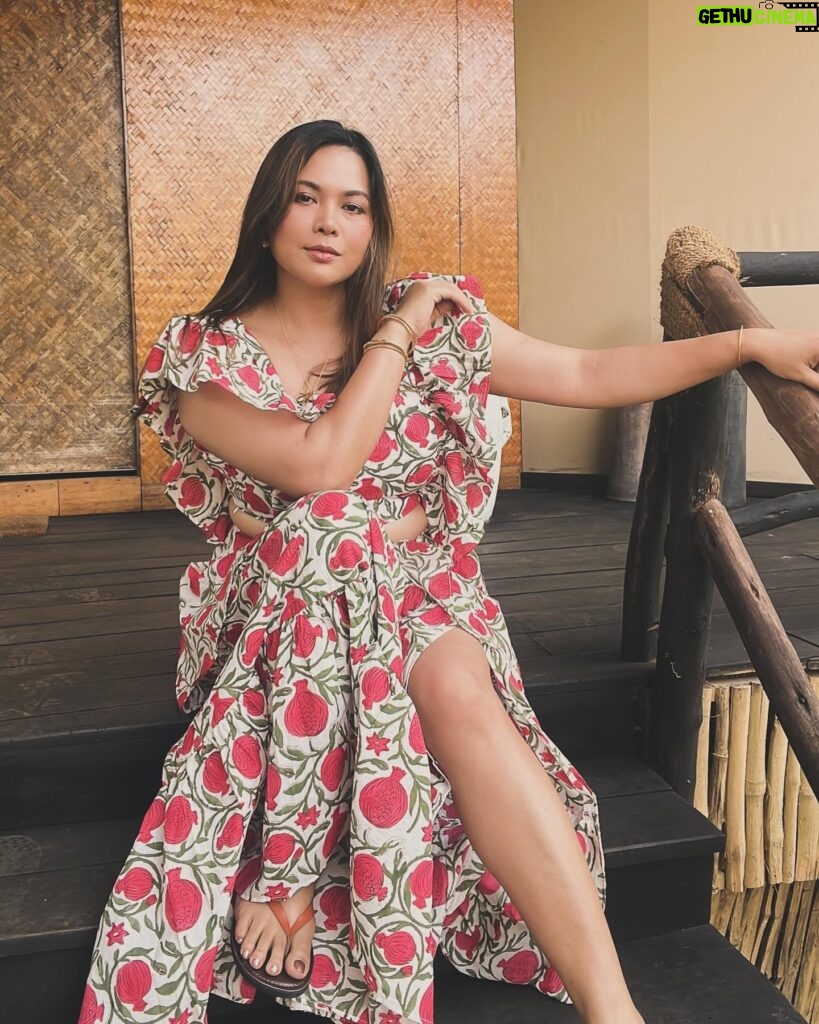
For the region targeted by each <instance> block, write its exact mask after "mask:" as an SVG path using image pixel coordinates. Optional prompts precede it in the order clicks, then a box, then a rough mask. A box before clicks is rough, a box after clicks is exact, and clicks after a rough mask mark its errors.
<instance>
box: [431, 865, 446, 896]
mask: <svg viewBox="0 0 819 1024" xmlns="http://www.w3.org/2000/svg"><path fill="white" fill-rule="evenodd" d="M448 891H449V872H448V871H447V866H446V864H444V862H443V861H441V860H435V861H433V862H432V905H433V907H440V906H443V905H444V904H445V903H446V898H447V893H448Z"/></svg>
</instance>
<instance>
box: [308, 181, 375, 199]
mask: <svg viewBox="0 0 819 1024" xmlns="http://www.w3.org/2000/svg"><path fill="white" fill-rule="evenodd" d="M296 184H297V185H306V186H307V187H308V188H313V189H315V190H316V192H321V186H320V185H317V184H316V183H315V182H314V181H307V180H306V179H304V178H299V180H298V181H297V182H296ZM343 194H344V195H345V196H364V198H365V199H369V198H370V197H369V196H368V195H367V193H366V192H362V191H361V189H360V188H350V189H347V191H346V192H344V193H343Z"/></svg>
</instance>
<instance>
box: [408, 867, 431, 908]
mask: <svg viewBox="0 0 819 1024" xmlns="http://www.w3.org/2000/svg"><path fill="white" fill-rule="evenodd" d="M409 886H410V892H411V893H412V895H413V896H414V897H415V898H414V899H413V901H412V904H413V906H415V907H425V906H426V905H427V900H428V899H429V898H430V896H431V895H432V861H431V860H425V861H423V862H422V863H421V864H419V865H418V867H417V868H415V870H414V871H413V872H412V874H411V875H410V881H409Z"/></svg>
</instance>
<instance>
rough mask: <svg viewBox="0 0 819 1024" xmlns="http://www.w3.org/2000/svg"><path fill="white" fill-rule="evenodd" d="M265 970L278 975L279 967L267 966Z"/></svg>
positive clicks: (274, 965) (276, 965)
mask: <svg viewBox="0 0 819 1024" xmlns="http://www.w3.org/2000/svg"><path fill="white" fill-rule="evenodd" d="M267 969H268V971H269V972H270V973H271V974H278V973H279V965H278V964H268V966H267Z"/></svg>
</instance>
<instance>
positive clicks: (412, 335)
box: [378, 313, 418, 345]
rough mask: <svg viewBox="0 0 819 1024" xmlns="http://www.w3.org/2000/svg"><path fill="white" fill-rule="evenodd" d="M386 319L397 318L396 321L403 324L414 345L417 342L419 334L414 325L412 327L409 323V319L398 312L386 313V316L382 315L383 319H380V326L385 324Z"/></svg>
mask: <svg viewBox="0 0 819 1024" xmlns="http://www.w3.org/2000/svg"><path fill="white" fill-rule="evenodd" d="M385 320H395V321H396V323H399V324H401V326H402V327H403V328H404V330H405V331H406V332H407V334H408V335H409V336H410V342H411V343H412V344H413V345H414V344H415V342H416V341H417V339H418V335H417V334H416V333H415V331H414V330H413V329H412V327H410V325H409V324H408V323H407V321H406V320H405V319H404V318H403V317H402V316H399V315H398V314H397V313H385V314H384V316H382V317H381V319H380V320H379V321H378V326H379V327H380V326H381V324H383V323H384V321H385Z"/></svg>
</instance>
